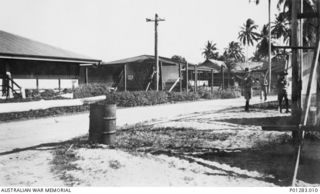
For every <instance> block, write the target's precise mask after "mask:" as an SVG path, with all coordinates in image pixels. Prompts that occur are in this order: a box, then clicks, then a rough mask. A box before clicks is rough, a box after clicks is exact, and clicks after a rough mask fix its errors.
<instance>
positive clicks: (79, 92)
mask: <svg viewBox="0 0 320 194" xmlns="http://www.w3.org/2000/svg"><path fill="white" fill-rule="evenodd" d="M110 89H111V88H110V87H109V86H108V85H106V84H100V83H92V84H83V85H80V86H79V87H77V88H75V90H74V93H73V96H74V98H86V97H92V96H99V95H104V94H106V93H108V92H110Z"/></svg>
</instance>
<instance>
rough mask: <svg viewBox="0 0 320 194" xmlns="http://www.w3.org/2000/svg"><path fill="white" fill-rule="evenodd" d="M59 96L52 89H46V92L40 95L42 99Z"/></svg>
mask: <svg viewBox="0 0 320 194" xmlns="http://www.w3.org/2000/svg"><path fill="white" fill-rule="evenodd" d="M57 95H58V93H56V92H55V91H54V90H52V89H46V90H44V91H43V92H41V93H40V96H41V97H42V98H52V97H55V96H57Z"/></svg>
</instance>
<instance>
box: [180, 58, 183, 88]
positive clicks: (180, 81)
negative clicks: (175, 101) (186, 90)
mask: <svg viewBox="0 0 320 194" xmlns="http://www.w3.org/2000/svg"><path fill="white" fill-rule="evenodd" d="M182 78H183V76H182V72H181V63H179V85H180V92H182Z"/></svg>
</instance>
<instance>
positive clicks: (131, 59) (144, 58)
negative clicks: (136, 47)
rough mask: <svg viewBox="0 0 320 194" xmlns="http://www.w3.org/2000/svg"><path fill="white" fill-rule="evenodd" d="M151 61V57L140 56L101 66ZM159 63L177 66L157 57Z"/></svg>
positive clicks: (173, 62) (105, 63)
mask: <svg viewBox="0 0 320 194" xmlns="http://www.w3.org/2000/svg"><path fill="white" fill-rule="evenodd" d="M152 60H154V56H153V55H140V56H136V57H130V58H125V59H120V60H116V61H110V62H102V63H101V65H120V64H126V63H141V62H145V61H152ZM159 62H163V63H167V64H171V65H177V64H178V62H176V61H174V60H172V59H169V58H166V57H159Z"/></svg>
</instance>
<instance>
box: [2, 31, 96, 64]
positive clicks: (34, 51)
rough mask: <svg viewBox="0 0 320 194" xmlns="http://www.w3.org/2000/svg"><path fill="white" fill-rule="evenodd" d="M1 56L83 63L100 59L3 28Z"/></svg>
mask: <svg viewBox="0 0 320 194" xmlns="http://www.w3.org/2000/svg"><path fill="white" fill-rule="evenodd" d="M0 58H11V59H30V60H31V59H37V60H55V61H73V62H81V63H92V62H94V63H97V62H99V61H100V60H98V59H92V58H90V57H86V56H83V55H80V54H77V53H74V52H71V51H67V50H64V49H60V48H57V47H54V46H51V45H48V44H45V43H41V42H38V41H35V40H31V39H28V38H25V37H22V36H18V35H15V34H11V33H8V32H5V31H1V30H0Z"/></svg>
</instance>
